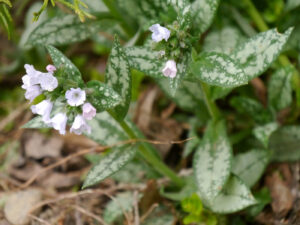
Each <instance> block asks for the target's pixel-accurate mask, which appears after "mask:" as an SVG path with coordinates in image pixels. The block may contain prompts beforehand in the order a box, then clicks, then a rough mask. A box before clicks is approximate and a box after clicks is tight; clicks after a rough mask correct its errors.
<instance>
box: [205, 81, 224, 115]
mask: <svg viewBox="0 0 300 225" xmlns="http://www.w3.org/2000/svg"><path fill="white" fill-rule="evenodd" d="M200 85H201V89H202V92H203V95H204V101H205V104H206V106H207V109H208V111H209V114H210V115H211V117H212V119H213V120H218V119H219V118H220V116H221V114H220V111H219V109H218V106H217V105H216V104H215V102H214V101H212V100H211V99H210V90H209V86H207V84H205V83H203V82H200Z"/></svg>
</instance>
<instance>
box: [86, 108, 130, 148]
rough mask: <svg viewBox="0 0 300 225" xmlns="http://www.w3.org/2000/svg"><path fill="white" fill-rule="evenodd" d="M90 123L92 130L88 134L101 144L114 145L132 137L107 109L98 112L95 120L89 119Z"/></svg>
mask: <svg viewBox="0 0 300 225" xmlns="http://www.w3.org/2000/svg"><path fill="white" fill-rule="evenodd" d="M88 123H89V125H90V126H91V129H92V132H91V134H86V136H87V137H89V138H91V139H92V140H94V141H96V142H97V143H99V144H101V145H113V144H116V143H117V142H121V141H124V140H128V139H130V138H129V136H128V135H127V134H126V133H125V132H124V131H123V129H122V127H121V126H120V124H119V123H118V122H117V121H116V120H115V119H114V118H113V117H112V116H111V115H109V113H107V112H106V111H104V112H101V113H97V115H96V116H95V117H94V118H93V120H91V121H88Z"/></svg>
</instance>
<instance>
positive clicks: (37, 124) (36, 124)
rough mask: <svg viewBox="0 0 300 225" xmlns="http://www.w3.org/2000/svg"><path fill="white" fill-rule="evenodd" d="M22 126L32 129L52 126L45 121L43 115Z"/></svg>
mask: <svg viewBox="0 0 300 225" xmlns="http://www.w3.org/2000/svg"><path fill="white" fill-rule="evenodd" d="M22 128H31V129H41V128H50V126H47V125H46V124H45V123H44V122H43V119H42V117H41V116H36V117H34V118H33V119H32V120H30V121H29V122H27V123H26V124H24V125H23V126H22Z"/></svg>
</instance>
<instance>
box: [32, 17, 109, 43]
mask: <svg viewBox="0 0 300 225" xmlns="http://www.w3.org/2000/svg"><path fill="white" fill-rule="evenodd" d="M110 23H111V21H109V20H104V21H100V22H99V20H87V21H86V22H85V23H82V22H81V21H80V20H79V18H78V16H77V15H63V16H59V17H53V18H50V19H48V20H46V21H44V22H43V23H41V24H40V25H39V26H38V27H36V28H35V29H34V30H33V31H32V32H31V34H30V35H29V37H28V40H27V43H26V45H27V46H34V45H55V46H60V45H66V44H71V43H74V42H79V41H83V40H86V39H88V38H90V37H91V36H92V35H93V34H96V33H97V32H98V31H99V30H101V27H103V26H106V27H107V25H106V24H110Z"/></svg>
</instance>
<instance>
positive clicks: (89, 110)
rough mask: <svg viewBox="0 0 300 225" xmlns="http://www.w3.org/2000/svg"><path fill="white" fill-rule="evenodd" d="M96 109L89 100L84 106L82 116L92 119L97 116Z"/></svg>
mask: <svg viewBox="0 0 300 225" xmlns="http://www.w3.org/2000/svg"><path fill="white" fill-rule="evenodd" d="M96 113H97V112H96V109H95V107H94V106H92V104H91V103H89V102H87V103H85V104H84V105H83V106H82V116H83V117H84V119H87V120H91V119H93V118H94V116H96Z"/></svg>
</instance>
